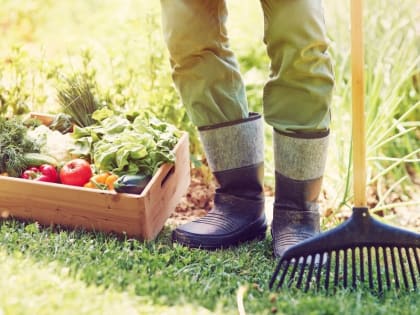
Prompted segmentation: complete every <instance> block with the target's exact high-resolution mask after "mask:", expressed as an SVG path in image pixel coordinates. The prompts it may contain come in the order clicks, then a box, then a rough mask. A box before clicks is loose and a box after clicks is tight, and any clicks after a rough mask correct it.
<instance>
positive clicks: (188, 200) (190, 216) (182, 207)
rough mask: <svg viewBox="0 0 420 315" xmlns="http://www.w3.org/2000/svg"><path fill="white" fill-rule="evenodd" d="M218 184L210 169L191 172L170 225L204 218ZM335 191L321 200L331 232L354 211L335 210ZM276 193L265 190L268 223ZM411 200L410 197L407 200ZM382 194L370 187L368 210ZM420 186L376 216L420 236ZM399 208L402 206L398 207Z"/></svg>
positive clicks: (396, 195) (393, 196)
mask: <svg viewBox="0 0 420 315" xmlns="http://www.w3.org/2000/svg"><path fill="white" fill-rule="evenodd" d="M216 187H217V182H216V181H215V180H214V178H213V177H212V175H211V174H210V173H208V171H206V168H192V169H191V183H190V186H189V188H188V191H187V193H186V195H185V196H184V197H183V198H182V199H181V201H180V203H179V204H178V206H177V207H176V209H175V211H174V212H173V213H172V215H171V217H170V218H169V219H168V223H169V224H170V225H175V226H176V225H179V224H183V223H186V222H189V221H191V220H194V219H197V218H199V217H202V216H204V215H205V214H206V213H207V212H208V211H209V210H210V209H211V208H212V206H213V196H214V192H215V189H216ZM331 189H333V188H329V187H324V190H323V192H322V194H321V196H320V200H319V203H320V209H323V210H322V211H321V216H322V219H323V224H324V225H325V227H326V228H331V227H333V226H335V225H337V224H339V223H340V222H342V221H344V220H345V219H347V218H348V217H349V216H350V215H351V208H349V207H343V208H342V209H339V210H334V209H332V208H331V207H330V206H329V204H330V202H331V200H330V198H331V196H332V194H331V193H330V192H329V190H331ZM273 195H274V193H273V190H272V188H271V187H265V196H266V213H267V216H268V219H269V221H270V219H271V217H270V216H271V213H270V212H271V211H269V210H270V209H271V207H272V203H273V201H274V197H273ZM408 195H409V196H411V197H407V196H408ZM378 196H379V193H378V191H377V189H376V187H374V186H372V187H368V189H367V198H368V207H369V209H373V208H374V206H375V205H376V204H377V203H378V199H379V197H378ZM417 198H420V185H419V184H418V182H417V180H414V185H413V186H412V187H410V191H405V192H401V193H398V192H394V193H392V194H390V196H388V198H387V204H397V205H396V206H395V207H393V208H392V209H388V210H387V211H379V212H375V214H376V215H378V216H380V217H385V218H386V222H388V223H390V224H394V225H396V226H400V227H403V228H408V229H411V230H414V231H417V232H420V207H419V206H418V205H414V206H413V205H411V206H410V204H407V202H410V200H420V199H417ZM398 204H399V205H398Z"/></svg>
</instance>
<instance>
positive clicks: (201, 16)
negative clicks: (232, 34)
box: [161, 0, 248, 127]
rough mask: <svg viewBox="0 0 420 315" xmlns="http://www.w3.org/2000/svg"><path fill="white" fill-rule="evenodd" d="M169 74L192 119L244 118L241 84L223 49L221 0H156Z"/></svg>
mask: <svg viewBox="0 0 420 315" xmlns="http://www.w3.org/2000/svg"><path fill="white" fill-rule="evenodd" d="M161 7H162V26H163V34H164V38H165V41H166V43H167V47H168V50H169V54H170V62H171V66H172V76H173V80H174V83H175V85H176V87H177V90H178V91H179V94H180V96H181V99H182V102H183V104H184V105H185V106H186V110H187V113H188V115H189V117H190V118H191V120H192V122H193V123H194V124H195V125H196V126H198V127H201V126H210V125H215V124H219V123H223V122H228V121H234V120H238V119H244V118H247V117H248V104H247V100H246V95H245V88H244V83H243V80H242V78H241V75H240V73H239V67H238V63H237V60H236V58H235V56H234V54H233V52H232V51H231V50H230V49H229V41H228V36H227V30H226V19H227V8H226V4H225V1H224V0H161Z"/></svg>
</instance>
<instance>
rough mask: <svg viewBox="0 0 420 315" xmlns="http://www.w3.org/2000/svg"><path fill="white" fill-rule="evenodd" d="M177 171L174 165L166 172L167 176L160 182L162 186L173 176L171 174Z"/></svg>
mask: <svg viewBox="0 0 420 315" xmlns="http://www.w3.org/2000/svg"><path fill="white" fill-rule="evenodd" d="M173 173H175V166H172V167H171V169H170V170H169V171H168V173H166V175H165V177H164V178H163V179H162V182H161V183H160V187H163V185H165V183H166V181H167V180H168V179H169V177H171V175H172V174H173Z"/></svg>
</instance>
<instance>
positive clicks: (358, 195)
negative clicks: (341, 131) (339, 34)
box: [351, 0, 367, 207]
mask: <svg viewBox="0 0 420 315" xmlns="http://www.w3.org/2000/svg"><path fill="white" fill-rule="evenodd" d="M362 9H363V0H351V74H352V81H351V82H352V83H351V87H352V147H353V192H354V206H355V207H366V206H367V202H366V136H365V106H364V105H365V104H364V78H363V77H364V75H363V68H364V61H363V15H362Z"/></svg>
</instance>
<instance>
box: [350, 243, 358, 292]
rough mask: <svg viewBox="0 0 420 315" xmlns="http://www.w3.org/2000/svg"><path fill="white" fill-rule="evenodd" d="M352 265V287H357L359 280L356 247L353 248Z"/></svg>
mask: <svg viewBox="0 0 420 315" xmlns="http://www.w3.org/2000/svg"><path fill="white" fill-rule="evenodd" d="M351 266H352V285H351V286H352V287H353V289H354V288H356V282H357V279H356V277H357V270H356V249H355V248H352V249H351Z"/></svg>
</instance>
